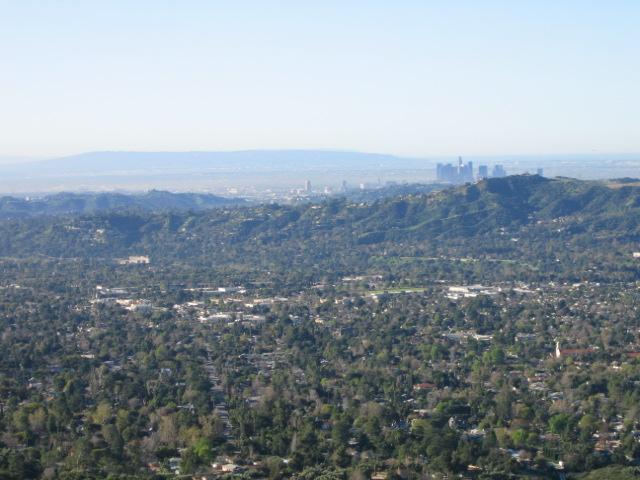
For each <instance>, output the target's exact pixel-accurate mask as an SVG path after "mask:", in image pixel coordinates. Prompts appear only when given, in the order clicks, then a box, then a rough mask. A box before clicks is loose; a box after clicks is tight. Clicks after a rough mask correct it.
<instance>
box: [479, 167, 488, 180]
mask: <svg viewBox="0 0 640 480" xmlns="http://www.w3.org/2000/svg"><path fill="white" fill-rule="evenodd" d="M488 176H489V167H487V166H486V165H480V166H479V167H478V178H487V177H488Z"/></svg>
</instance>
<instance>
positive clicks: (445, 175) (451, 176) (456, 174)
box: [437, 157, 475, 183]
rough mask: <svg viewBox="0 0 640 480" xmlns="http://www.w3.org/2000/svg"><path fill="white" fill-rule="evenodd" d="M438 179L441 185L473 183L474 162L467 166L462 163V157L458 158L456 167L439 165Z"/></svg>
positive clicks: (448, 164)
mask: <svg viewBox="0 0 640 480" xmlns="http://www.w3.org/2000/svg"><path fill="white" fill-rule="evenodd" d="M437 169H438V172H437V179H438V182H439V183H464V182H473V181H474V180H475V178H474V176H473V162H469V163H467V164H466V165H465V164H464V163H462V157H458V166H457V167H454V166H453V165H451V164H450V163H447V164H446V165H443V164H442V163H439V164H438V166H437Z"/></svg>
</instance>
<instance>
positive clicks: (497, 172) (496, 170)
mask: <svg viewBox="0 0 640 480" xmlns="http://www.w3.org/2000/svg"><path fill="white" fill-rule="evenodd" d="M491 176H492V177H493V178H499V177H506V176H507V171H506V170H505V169H504V168H503V167H502V165H494V166H493V172H492V173H491Z"/></svg>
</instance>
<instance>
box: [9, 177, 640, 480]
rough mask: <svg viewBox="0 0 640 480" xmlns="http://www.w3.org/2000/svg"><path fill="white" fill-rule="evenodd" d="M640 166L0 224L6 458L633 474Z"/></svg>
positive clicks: (101, 469)
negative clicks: (587, 177)
mask: <svg viewBox="0 0 640 480" xmlns="http://www.w3.org/2000/svg"><path fill="white" fill-rule="evenodd" d="M639 198H640V189H639V188H638V187H636V186H634V185H633V184H628V183H624V182H613V183H603V182H581V181H577V180H571V179H545V178H542V177H539V176H535V175H521V176H513V177H505V178H500V179H489V180H483V181H481V182H477V183H475V184H468V185H463V186H460V187H452V188H446V189H443V190H441V191H437V192H431V193H428V194H424V195H404V196H397V197H389V198H383V199H379V200H376V201H374V202H371V203H354V202H352V201H349V200H346V199H341V198H335V199H329V200H327V201H325V202H323V203H320V204H308V205H278V204H265V205H257V206H250V207H239V206H231V207H229V206H226V207H221V208H217V209H212V210H205V211H196V210H176V209H174V210H171V211H166V210H163V211H157V212H148V211H142V210H139V209H130V208H127V209H124V210H123V209H120V210H111V211H106V212H96V213H91V214H85V215H60V216H52V217H38V218H23V219H7V220H4V221H2V222H0V268H1V270H0V271H1V273H2V276H1V280H0V478H1V479H4V478H6V479H18V478H19V479H23V478H24V479H28V478H60V479H76V478H122V479H124V478H134V479H135V478H139V479H143V478H158V479H160V478H168V477H172V478H174V477H176V476H183V477H184V478H212V477H213V476H217V477H219V478H224V479H243V480H246V479H250V478H254V479H267V478H268V479H284V478H297V479H325V480H332V479H340V480H361V479H370V478H387V479H397V478H407V479H426V478H445V477H446V478H451V477H452V476H454V475H464V476H467V477H474V478H483V479H516V478H550V479H556V478H561V477H563V478H572V479H578V478H586V479H592V478H633V477H635V476H636V475H637V472H638V470H637V469H638V466H640V443H639V442H638V438H640V403H639V402H640V394H639V391H638V385H640V363H639V360H638V358H640V314H639V313H638V312H639V311H640V297H639V289H638V285H639V284H638V281H640V272H639V270H638V267H639V264H640V258H637V257H638V256H637V255H634V254H635V253H636V252H638V240H639V239H640V216H639V213H640V208H639V207H640V202H639Z"/></svg>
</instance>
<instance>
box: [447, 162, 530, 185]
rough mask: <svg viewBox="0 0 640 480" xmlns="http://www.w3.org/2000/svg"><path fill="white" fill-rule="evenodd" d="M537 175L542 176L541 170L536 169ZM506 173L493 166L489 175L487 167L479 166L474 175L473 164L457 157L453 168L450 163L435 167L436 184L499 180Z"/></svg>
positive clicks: (497, 166) (499, 166)
mask: <svg viewBox="0 0 640 480" xmlns="http://www.w3.org/2000/svg"><path fill="white" fill-rule="evenodd" d="M538 174H539V175H541V174H542V169H538ZM506 176H507V171H506V170H505V169H504V167H503V166H502V165H494V166H493V169H492V170H491V175H489V167H488V166H487V165H480V166H479V167H478V174H477V175H475V173H474V171H473V162H467V163H466V164H465V163H463V162H462V157H458V165H457V166H454V165H452V164H450V163H447V164H446V165H445V164H442V163H438V165H437V174H436V178H437V181H438V183H453V184H460V183H465V182H473V181H475V180H479V179H482V178H499V177H506Z"/></svg>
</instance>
